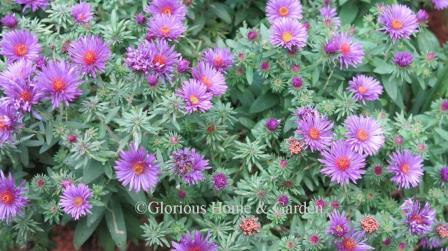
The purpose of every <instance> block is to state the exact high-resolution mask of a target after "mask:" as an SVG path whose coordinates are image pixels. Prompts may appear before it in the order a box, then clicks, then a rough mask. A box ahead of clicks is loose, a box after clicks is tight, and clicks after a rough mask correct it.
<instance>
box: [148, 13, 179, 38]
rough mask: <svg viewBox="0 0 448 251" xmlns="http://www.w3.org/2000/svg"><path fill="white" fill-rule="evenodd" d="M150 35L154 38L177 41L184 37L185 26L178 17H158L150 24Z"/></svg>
mask: <svg viewBox="0 0 448 251" xmlns="http://www.w3.org/2000/svg"><path fill="white" fill-rule="evenodd" d="M148 26H149V29H148V33H149V35H150V36H151V37H153V38H161V39H168V40H176V39H178V38H180V37H182V36H183V34H184V32H185V29H186V28H185V25H184V23H183V21H182V20H181V19H179V18H178V17H176V16H168V15H156V16H154V17H153V18H151V20H150V21H149V23H148Z"/></svg>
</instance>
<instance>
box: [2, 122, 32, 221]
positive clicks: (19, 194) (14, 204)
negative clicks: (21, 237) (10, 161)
mask: <svg viewBox="0 0 448 251" xmlns="http://www.w3.org/2000/svg"><path fill="white" fill-rule="evenodd" d="M0 118H1V117H0ZM27 203H28V199H27V198H26V196H25V186H24V184H23V183H22V184H21V185H19V186H16V183H15V181H14V178H13V177H12V175H11V174H9V175H8V176H5V175H4V173H3V171H0V220H1V221H5V222H6V223H9V222H10V221H11V220H12V219H13V218H15V217H16V216H17V215H19V214H21V213H22V212H23V208H24V207H25V206H26V204H27Z"/></svg>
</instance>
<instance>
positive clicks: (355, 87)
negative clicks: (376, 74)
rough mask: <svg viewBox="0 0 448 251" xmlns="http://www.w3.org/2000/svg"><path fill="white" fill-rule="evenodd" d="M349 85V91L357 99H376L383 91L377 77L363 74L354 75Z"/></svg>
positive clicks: (363, 100)
mask: <svg viewBox="0 0 448 251" xmlns="http://www.w3.org/2000/svg"><path fill="white" fill-rule="evenodd" d="M348 85H349V86H348V88H347V89H348V91H350V92H351V93H352V94H353V97H354V98H355V100H357V101H362V102H365V101H375V100H378V99H379V98H380V95H381V94H382V93H383V86H381V84H380V82H379V81H378V80H377V79H375V78H373V77H371V76H366V75H363V74H361V75H357V76H355V77H353V79H352V80H350V81H349V82H348Z"/></svg>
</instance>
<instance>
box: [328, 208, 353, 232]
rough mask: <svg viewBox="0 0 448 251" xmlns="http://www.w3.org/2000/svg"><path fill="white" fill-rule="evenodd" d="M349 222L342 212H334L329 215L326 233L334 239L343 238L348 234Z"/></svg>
mask: <svg viewBox="0 0 448 251" xmlns="http://www.w3.org/2000/svg"><path fill="white" fill-rule="evenodd" d="M350 229H351V228H350V221H349V219H348V218H347V216H346V215H345V213H344V212H342V213H339V212H338V211H334V212H333V213H331V214H330V227H329V228H328V233H329V234H331V235H333V236H335V237H339V238H340V237H344V236H345V235H346V234H347V233H349V232H350Z"/></svg>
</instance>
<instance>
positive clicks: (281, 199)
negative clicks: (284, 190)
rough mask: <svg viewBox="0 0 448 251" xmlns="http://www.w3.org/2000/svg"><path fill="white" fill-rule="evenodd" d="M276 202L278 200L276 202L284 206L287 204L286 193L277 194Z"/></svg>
mask: <svg viewBox="0 0 448 251" xmlns="http://www.w3.org/2000/svg"><path fill="white" fill-rule="evenodd" d="M277 202H278V204H280V206H284V207H286V206H287V205H288V204H289V197H288V195H286V194H282V195H280V196H278V198H277Z"/></svg>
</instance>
